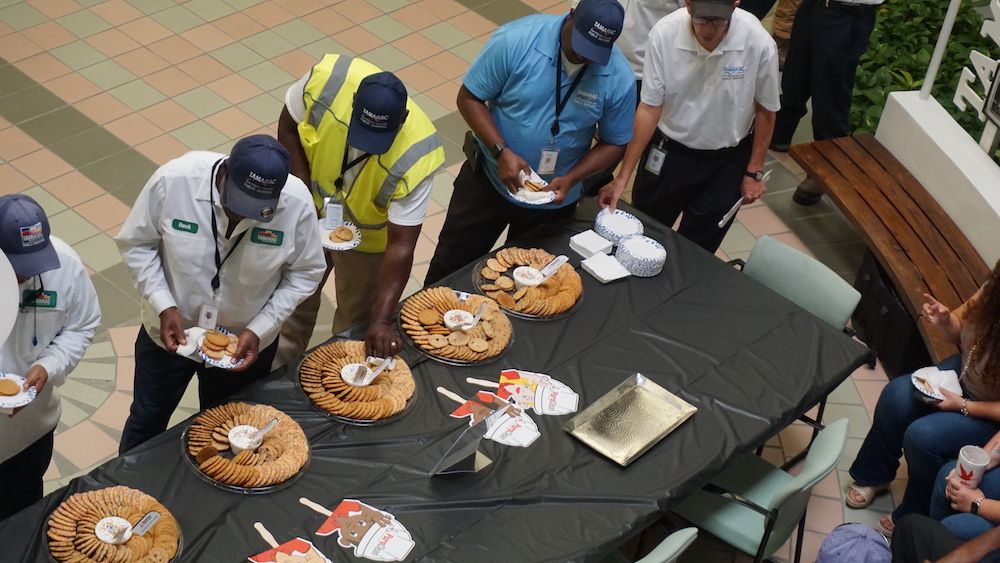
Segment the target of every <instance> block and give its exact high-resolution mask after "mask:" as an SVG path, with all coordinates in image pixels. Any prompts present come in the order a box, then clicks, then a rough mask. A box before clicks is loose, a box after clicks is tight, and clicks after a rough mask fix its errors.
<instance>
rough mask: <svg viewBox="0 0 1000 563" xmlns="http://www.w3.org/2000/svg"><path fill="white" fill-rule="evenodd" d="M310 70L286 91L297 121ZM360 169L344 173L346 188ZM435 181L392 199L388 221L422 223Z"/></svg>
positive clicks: (352, 155) (354, 153) (351, 153)
mask: <svg viewBox="0 0 1000 563" xmlns="http://www.w3.org/2000/svg"><path fill="white" fill-rule="evenodd" d="M310 74H311V71H309V72H306V73H305V75H304V76H303V77H302V78H300V79H299V80H298V81H297V82H295V83H294V84H292V85H291V86H289V87H288V90H287V91H286V92H285V107H286V108H288V115H290V116H292V119H294V120H295V122H296V123H302V121H303V120H305V117H306V104H305V102H304V101H303V100H302V93H303V92H305V89H306V84H307V83H308V82H309V75H310ZM362 154H364V153H362V152H361V151H359V150H358V149H356V148H354V147H351V148H350V150H348V151H347V161H348V162H351V161H353V160H354V159H356V158H358V157H359V156H361V155H362ZM361 169H362V165H361V164H359V165H357V166H355V167H354V168H351V169H350V170H348V171H347V172H345V173H344V186H345V188H346V187H347V186H350V185H351V184H353V183H354V179H355V178H356V177H357V175H358V172H361ZM433 185H434V178H433V177H428V178H425V179H424V180H423V181H422V182H420V183H419V184H417V187H416V188H413V190H412V191H411V192H410V193H408V194H406V196H405V197H401V198H396V199H393V200H392V201H390V202H389V222H390V223H392V224H394V225H399V226H401V227H415V226H417V225H421V224H423V222H424V217H426V215H427V206H428V205H430V202H431V188H432V187H433Z"/></svg>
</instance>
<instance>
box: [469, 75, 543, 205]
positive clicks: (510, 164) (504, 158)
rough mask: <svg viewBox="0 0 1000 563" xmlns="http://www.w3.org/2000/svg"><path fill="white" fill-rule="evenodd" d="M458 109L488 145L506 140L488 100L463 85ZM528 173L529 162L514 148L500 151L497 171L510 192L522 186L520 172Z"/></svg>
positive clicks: (494, 144)
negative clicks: (488, 104) (487, 104)
mask: <svg viewBox="0 0 1000 563" xmlns="http://www.w3.org/2000/svg"><path fill="white" fill-rule="evenodd" d="M457 104H458V111H459V112H460V113H461V114H462V117H463V118H464V119H465V122H466V123H468V124H469V127H470V128H471V129H472V132H473V133H475V134H476V137H478V138H479V140H480V141H482V142H483V144H484V145H486V146H487V147H493V146H496V145H498V144H500V143H503V142H504V139H503V136H502V135H500V130H499V129H497V124H496V122H494V121H493V115H491V114H490V108H488V107H486V102H484V101H483V100H480V99H479V98H477V97H476V96H475V95H473V94H472V92H470V91H469V89H468V88H466V87H465V86H462V87H461V88H460V89H459V90H458V100H457ZM522 170H523V171H524V172H525V173H527V172H528V171H529V170H531V167H530V166H528V163H527V162H526V161H525V160H524V159H523V158H521V156H520V155H518V154H517V153H515V152H514V149H511V148H506V149H504V151H503V152H501V153H500V157H499V158H498V159H497V172H498V174H499V175H500V181H501V182H503V183H504V185H505V186H507V189H508V190H510V193H514V192H516V191H517V190H518V188H520V187H521V178H520V172H521V171H522Z"/></svg>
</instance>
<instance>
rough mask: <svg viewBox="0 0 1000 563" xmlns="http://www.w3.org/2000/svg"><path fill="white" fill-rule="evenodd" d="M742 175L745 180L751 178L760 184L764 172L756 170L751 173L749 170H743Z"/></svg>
mask: <svg viewBox="0 0 1000 563" xmlns="http://www.w3.org/2000/svg"><path fill="white" fill-rule="evenodd" d="M743 175H744V176H746V177H747V178H753V179H754V180H757V181H758V182H760V181H761V180H763V179H764V171H763V170H758V171H756V172H751V171H749V170H744V171H743Z"/></svg>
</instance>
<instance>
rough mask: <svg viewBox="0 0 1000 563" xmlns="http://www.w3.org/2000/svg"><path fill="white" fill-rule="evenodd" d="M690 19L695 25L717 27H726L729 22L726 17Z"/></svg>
mask: <svg viewBox="0 0 1000 563" xmlns="http://www.w3.org/2000/svg"><path fill="white" fill-rule="evenodd" d="M691 21H692V22H694V24H695V25H711V26H713V27H717V28H721V27H726V26H727V25H728V24H729V20H728V19H726V18H691Z"/></svg>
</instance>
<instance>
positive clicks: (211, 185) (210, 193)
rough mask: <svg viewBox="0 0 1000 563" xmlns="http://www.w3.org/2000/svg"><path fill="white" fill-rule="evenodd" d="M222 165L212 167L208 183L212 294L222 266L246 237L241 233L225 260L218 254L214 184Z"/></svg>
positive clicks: (216, 164) (216, 288) (216, 285)
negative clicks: (210, 222)
mask: <svg viewBox="0 0 1000 563" xmlns="http://www.w3.org/2000/svg"><path fill="white" fill-rule="evenodd" d="M220 164H222V159H220V160H219V161H217V162H216V163H215V165H214V166H212V176H211V178H210V179H209V181H208V201H209V202H210V203H211V209H212V242H213V243H214V244H215V277H214V278H212V294H213V297H214V294H215V292H216V291H218V290H219V285H220V284H221V282H220V280H219V275H220V274H221V273H222V265H223V264H225V263H226V260H229V257H230V256H232V255H233V252H236V247H237V246H239V245H240V243H241V242H243V237H244V236H246V234H247V232H246V231H243V232H242V233H240V236H239V237H238V238H237V239H236V242H235V243H233V247H232V248H230V249H229V252H228V253H227V254H226V257H225V258H222V255H221V254H220V253H219V227H218V226H217V225H216V224H215V184H216V175H217V174H218V173H219V165H220Z"/></svg>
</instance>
